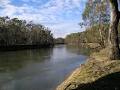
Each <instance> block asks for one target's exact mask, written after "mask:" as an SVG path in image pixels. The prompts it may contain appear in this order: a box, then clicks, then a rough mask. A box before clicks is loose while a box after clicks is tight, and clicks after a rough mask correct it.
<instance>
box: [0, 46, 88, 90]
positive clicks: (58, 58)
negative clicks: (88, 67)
mask: <svg viewBox="0 0 120 90" xmlns="http://www.w3.org/2000/svg"><path fill="white" fill-rule="evenodd" d="M80 52H82V51H79V50H78V49H76V48H72V47H71V48H68V47H67V46H65V45H57V46H55V47H54V48H50V49H34V50H21V51H8V52H0V90H55V88H56V87H57V85H59V84H60V83H61V82H62V81H63V80H64V79H65V78H66V77H67V76H68V75H69V74H70V73H71V72H72V71H73V70H74V69H75V68H77V67H79V65H80V64H82V63H84V62H85V61H86V59H87V56H86V55H82V54H81V53H80Z"/></svg>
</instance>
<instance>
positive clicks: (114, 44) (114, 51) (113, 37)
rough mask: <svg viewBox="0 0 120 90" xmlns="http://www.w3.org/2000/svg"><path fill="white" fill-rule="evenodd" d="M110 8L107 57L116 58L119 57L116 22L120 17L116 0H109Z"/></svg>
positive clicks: (117, 22)
mask: <svg viewBox="0 0 120 90" xmlns="http://www.w3.org/2000/svg"><path fill="white" fill-rule="evenodd" d="M109 2H110V8H111V15H110V16H111V19H110V27H109V38H108V44H109V45H108V46H109V47H108V49H109V56H108V57H109V59H111V60H117V59H120V49H119V40H118V24H119V19H120V12H119V9H118V1H117V0H109Z"/></svg>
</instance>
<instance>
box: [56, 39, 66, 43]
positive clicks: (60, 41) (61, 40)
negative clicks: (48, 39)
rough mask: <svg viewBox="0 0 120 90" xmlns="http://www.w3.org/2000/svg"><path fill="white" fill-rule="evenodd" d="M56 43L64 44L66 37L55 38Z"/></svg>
mask: <svg viewBox="0 0 120 90" xmlns="http://www.w3.org/2000/svg"><path fill="white" fill-rule="evenodd" d="M54 43H55V44H64V43H65V40H64V38H55V39H54Z"/></svg>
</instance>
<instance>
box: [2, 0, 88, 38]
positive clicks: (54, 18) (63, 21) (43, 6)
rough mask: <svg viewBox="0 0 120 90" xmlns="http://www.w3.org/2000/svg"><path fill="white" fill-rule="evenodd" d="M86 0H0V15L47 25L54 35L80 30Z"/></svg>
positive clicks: (59, 35) (60, 35)
mask: <svg viewBox="0 0 120 90" xmlns="http://www.w3.org/2000/svg"><path fill="white" fill-rule="evenodd" d="M86 1H87V0H0V16H9V17H11V18H14V17H17V18H19V19H25V20H27V21H33V22H35V23H41V24H43V25H45V26H47V27H49V28H50V29H51V31H52V33H53V34H54V37H65V36H66V35H67V34H69V33H74V32H80V31H83V30H84V29H83V28H82V29H81V28H80V26H79V25H78V23H79V22H80V21H82V16H81V15H82V12H83V10H84V7H85V2H86Z"/></svg>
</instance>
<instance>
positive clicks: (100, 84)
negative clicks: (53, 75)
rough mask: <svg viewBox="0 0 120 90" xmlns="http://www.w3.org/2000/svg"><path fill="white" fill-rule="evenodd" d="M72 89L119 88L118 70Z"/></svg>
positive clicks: (119, 74)
mask: <svg viewBox="0 0 120 90" xmlns="http://www.w3.org/2000/svg"><path fill="white" fill-rule="evenodd" d="M73 90H120V72H116V73H113V74H110V75H107V76H105V77H102V78H100V79H98V80H97V81H95V82H93V83H89V84H82V85H79V86H78V87H77V88H76V89H73Z"/></svg>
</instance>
